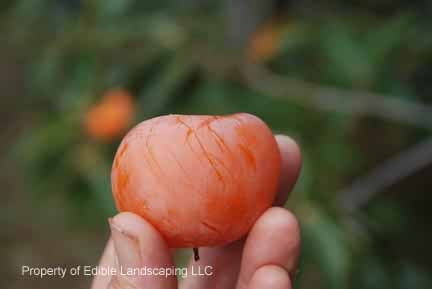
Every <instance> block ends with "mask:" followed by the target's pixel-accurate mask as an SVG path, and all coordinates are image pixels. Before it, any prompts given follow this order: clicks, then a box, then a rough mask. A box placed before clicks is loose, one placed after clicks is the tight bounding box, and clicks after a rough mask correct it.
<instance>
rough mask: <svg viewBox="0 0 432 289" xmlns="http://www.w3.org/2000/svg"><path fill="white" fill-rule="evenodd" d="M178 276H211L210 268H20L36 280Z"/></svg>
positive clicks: (24, 266) (211, 268) (25, 266)
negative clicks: (69, 277) (78, 277)
mask: <svg viewBox="0 0 432 289" xmlns="http://www.w3.org/2000/svg"><path fill="white" fill-rule="evenodd" d="M114 275H121V276H165V277H169V276H180V277H182V278H186V277H188V276H192V275H195V276H211V275H213V267H212V266H192V267H190V268H187V267H160V268H157V267H147V266H144V267H137V268H123V267H120V268H117V267H110V266H107V267H103V266H90V265H85V266H81V265H79V266H75V267H70V268H65V267H61V266H55V267H31V266H27V265H23V266H21V276H30V277H36V278H61V279H63V278H65V277H66V276H92V277H94V276H114Z"/></svg>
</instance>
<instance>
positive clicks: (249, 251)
mask: <svg viewBox="0 0 432 289" xmlns="http://www.w3.org/2000/svg"><path fill="white" fill-rule="evenodd" d="M299 254H300V228H299V224H298V222H297V219H296V218H295V217H294V215H292V214H291V213H290V212H289V211H288V210H286V209H283V208H277V207H273V208H270V209H268V210H267V211H266V212H265V213H264V214H263V215H262V216H261V217H260V218H259V219H258V221H257V222H256V223H255V225H254V226H253V228H252V230H251V232H250V233H249V236H248V238H247V240H246V244H245V247H244V250H243V257H242V262H241V269H240V275H239V279H238V283H237V288H238V289H246V288H248V286H249V285H250V283H251V282H252V281H251V280H252V278H253V277H254V276H255V274H256V273H258V269H259V268H261V267H262V266H267V265H276V266H279V267H280V268H283V269H284V270H286V272H287V274H288V273H294V272H295V270H296V267H297V260H298V257H299ZM254 282H255V281H254Z"/></svg>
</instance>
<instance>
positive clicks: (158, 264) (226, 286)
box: [91, 135, 301, 289]
mask: <svg viewBox="0 0 432 289" xmlns="http://www.w3.org/2000/svg"><path fill="white" fill-rule="evenodd" d="M276 140H277V143H278V145H279V149H280V152H281V156H282V167H281V169H282V172H281V180H280V185H279V191H278V195H277V197H276V200H275V203H274V207H272V208H269V209H268V210H267V211H265V212H264V213H263V214H262V215H261V217H260V218H259V219H258V220H257V221H256V223H255V224H254V225H253V227H252V228H251V230H250V232H249V234H248V235H247V236H246V237H245V238H243V239H241V240H238V241H236V242H233V243H231V244H229V245H227V246H223V247H214V248H200V260H199V261H198V262H196V261H193V260H191V261H190V264H189V268H188V272H189V270H190V269H191V267H192V266H194V267H196V266H201V268H204V267H205V266H211V268H212V274H211V275H206V276H200V275H190V274H188V276H187V277H186V278H184V279H183V280H182V282H180V284H178V282H177V278H176V276H174V275H172V276H167V277H165V276H155V275H144V276H143V275H141V276H136V275H135V276H124V275H120V274H116V275H112V276H109V275H107V276H105V275H98V276H96V277H95V278H94V279H93V282H92V286H91V289H162V288H163V289H175V288H180V289H210V288H213V289H215V288H220V289H234V288H236V289H258V288H260V289H270V288H271V289H290V288H291V286H292V277H293V276H294V274H295V271H296V267H297V262H298V258H299V254H300V227H299V224H298V221H297V219H296V217H295V216H294V215H293V214H292V213H291V212H289V211H288V210H286V209H285V208H282V207H281V206H283V204H284V203H285V201H286V200H287V198H288V195H289V192H290V191H291V189H292V188H293V186H294V184H295V182H296V180H297V178H298V175H299V172H300V168H301V154H300V149H299V147H298V145H297V144H296V143H295V142H294V141H293V140H292V139H291V138H289V137H287V136H282V135H278V136H276ZM109 223H110V227H111V238H110V240H109V241H108V243H107V245H106V248H105V251H104V253H103V255H102V258H101V260H100V264H99V266H101V267H108V266H109V267H111V268H120V266H121V268H122V270H123V271H126V270H127V268H139V267H147V268H171V267H173V266H174V261H173V259H172V251H171V249H170V248H168V247H167V245H166V243H165V241H164V239H163V238H162V236H161V235H160V234H159V233H158V231H156V229H155V228H154V227H153V226H152V225H150V224H149V223H148V222H146V221H145V220H144V219H142V218H141V217H139V216H137V215H134V214H132V213H120V214H118V215H116V216H115V217H113V218H112V219H110V220H109Z"/></svg>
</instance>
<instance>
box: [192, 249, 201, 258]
mask: <svg viewBox="0 0 432 289" xmlns="http://www.w3.org/2000/svg"><path fill="white" fill-rule="evenodd" d="M193 253H194V260H195V261H198V260H199V259H200V257H199V252H198V248H193Z"/></svg>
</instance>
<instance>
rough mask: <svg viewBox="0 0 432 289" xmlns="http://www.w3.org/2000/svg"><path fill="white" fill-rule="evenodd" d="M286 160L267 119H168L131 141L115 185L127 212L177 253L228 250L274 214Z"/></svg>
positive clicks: (143, 127)
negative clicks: (215, 248)
mask: <svg viewBox="0 0 432 289" xmlns="http://www.w3.org/2000/svg"><path fill="white" fill-rule="evenodd" d="M280 165H281V157H280V152H279V148H278V146H277V143H276V141H275V139H274V137H273V134H272V132H271V131H270V129H269V128H268V127H267V126H266V125H265V123H264V122H263V121H262V120H260V119H259V118H257V117H255V116H253V115H250V114H246V113H239V114H234V115H228V116H200V115H196V116H184V115H167V116H160V117H156V118H153V119H149V120H147V121H144V122H142V123H140V124H139V125H137V126H136V127H135V128H133V129H132V130H131V131H130V132H129V133H128V134H127V135H126V136H125V138H124V139H123V141H122V143H121V144H120V146H119V148H118V151H117V154H116V156H115V159H114V163H113V167H112V174H111V181H112V190H113V196H114V199H115V202H116V205H117V208H118V210H119V211H129V212H133V213H135V214H138V215H140V216H142V217H143V218H144V219H146V220H147V221H149V222H150V223H151V224H153V225H154V226H155V227H156V229H158V230H159V232H160V233H161V234H162V235H163V236H164V237H165V239H166V241H167V242H168V245H169V246H171V247H201V246H216V245H224V244H227V243H229V242H232V241H234V240H237V239H239V238H241V237H242V236H243V235H244V234H246V233H247V232H248V231H249V229H250V228H251V226H252V225H253V224H254V222H255V221H256V219H257V218H258V217H259V216H260V215H261V214H262V213H263V212H264V211H265V210H266V209H267V208H269V207H270V206H271V204H272V202H273V200H274V198H275V194H276V190H277V186H278V182H279V175H280Z"/></svg>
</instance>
